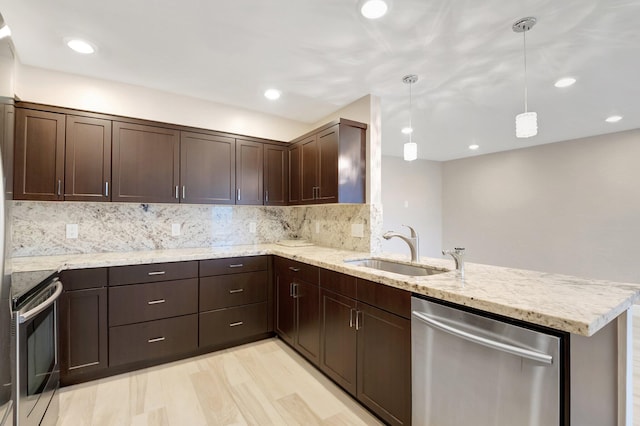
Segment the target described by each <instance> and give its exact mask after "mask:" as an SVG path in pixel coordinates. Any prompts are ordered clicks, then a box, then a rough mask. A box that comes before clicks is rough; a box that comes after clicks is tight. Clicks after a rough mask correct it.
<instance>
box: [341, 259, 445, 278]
mask: <svg viewBox="0 0 640 426" xmlns="http://www.w3.org/2000/svg"><path fill="white" fill-rule="evenodd" d="M344 263H348V264H349V265H354V266H364V267H366V268H371V269H377V270H379V271H386V272H393V273H394V274H400V275H407V276H410V277H420V276H426V275H435V274H442V273H443V272H449V271H447V270H446V269H440V268H434V267H431V266H426V265H421V266H418V265H407V264H404V263H398V262H394V261H391V260H383V259H357V260H345V261H344Z"/></svg>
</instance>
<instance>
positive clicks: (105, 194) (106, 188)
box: [104, 182, 109, 197]
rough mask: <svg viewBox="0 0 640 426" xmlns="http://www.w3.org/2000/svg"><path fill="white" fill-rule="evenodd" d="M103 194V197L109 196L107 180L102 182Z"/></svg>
mask: <svg viewBox="0 0 640 426" xmlns="http://www.w3.org/2000/svg"><path fill="white" fill-rule="evenodd" d="M104 196H105V197H108V196H109V182H105V183H104Z"/></svg>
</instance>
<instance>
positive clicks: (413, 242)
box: [382, 225, 420, 262]
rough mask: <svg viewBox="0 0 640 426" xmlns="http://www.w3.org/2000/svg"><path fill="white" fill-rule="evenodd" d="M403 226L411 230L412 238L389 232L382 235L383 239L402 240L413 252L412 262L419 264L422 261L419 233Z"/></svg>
mask: <svg viewBox="0 0 640 426" xmlns="http://www.w3.org/2000/svg"><path fill="white" fill-rule="evenodd" d="M402 226H406V227H407V228H409V231H411V236H410V237H407V236H406V235H402V234H398V233H397V232H392V231H387V232H385V233H384V234H383V235H382V238H384V239H385V240H388V239H390V238H393V237H398V238H400V239H401V240H402V241H404V242H405V243H407V244H408V245H409V250H411V261H412V262H417V261H419V260H420V245H419V240H418V233H417V232H416V231H415V229H413V228H412V227H410V226H409V225H402Z"/></svg>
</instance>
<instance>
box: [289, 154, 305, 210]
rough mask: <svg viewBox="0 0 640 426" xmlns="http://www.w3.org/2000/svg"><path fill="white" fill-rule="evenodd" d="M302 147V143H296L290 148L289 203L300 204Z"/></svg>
mask: <svg viewBox="0 0 640 426" xmlns="http://www.w3.org/2000/svg"><path fill="white" fill-rule="evenodd" d="M301 151H302V149H301V148H300V144H295V145H293V146H291V147H290V148H289V204H300V194H301V189H300V184H301V182H302V177H301V170H300V165H301V158H300V153H301Z"/></svg>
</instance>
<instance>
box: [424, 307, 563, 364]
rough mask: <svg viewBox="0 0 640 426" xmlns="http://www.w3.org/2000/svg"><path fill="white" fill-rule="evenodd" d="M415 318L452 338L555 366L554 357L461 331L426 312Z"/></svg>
mask: <svg viewBox="0 0 640 426" xmlns="http://www.w3.org/2000/svg"><path fill="white" fill-rule="evenodd" d="M412 314H413V316H414V317H416V318H418V319H419V320H420V321H422V322H424V323H426V324H427V325H429V326H431V327H433V328H435V329H438V330H440V331H442V332H444V333H448V334H451V335H452V336H456V337H459V338H461V339H464V340H468V341H469V342H473V343H477V344H478V345H482V346H486V347H488V348H491V349H495V350H498V351H501V352H507V353H510V354H512V355H516V356H519V357H522V358H527V359H530V360H532V361H536V362H540V363H542V364H549V365H551V364H553V357H552V356H551V355H547V354H544V353H540V352H536V351H532V350H529V349H525V348H520V347H518V346H513V345H509V344H506V343H502V342H498V341H495V340H491V339H487V338H486V337H482V336H477V335H475V334H471V333H468V332H466V331H464V330H459V329H457V328H455V327H451V326H449V325H447V324H444V323H442V322H440V321H438V320H436V319H434V318H432V317H430V316H428V315H427V314H426V313H424V312H418V311H413V312H412Z"/></svg>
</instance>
